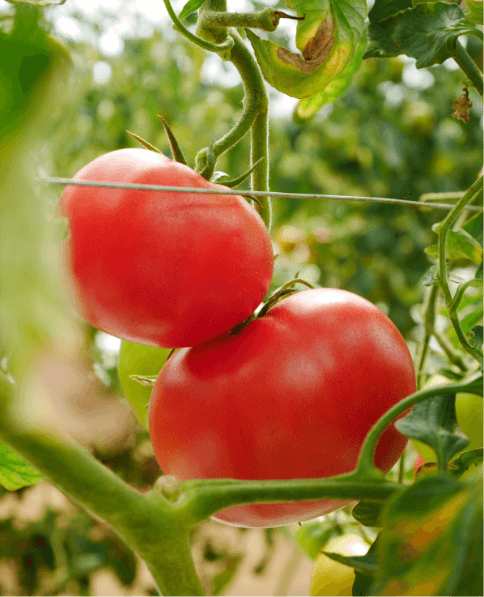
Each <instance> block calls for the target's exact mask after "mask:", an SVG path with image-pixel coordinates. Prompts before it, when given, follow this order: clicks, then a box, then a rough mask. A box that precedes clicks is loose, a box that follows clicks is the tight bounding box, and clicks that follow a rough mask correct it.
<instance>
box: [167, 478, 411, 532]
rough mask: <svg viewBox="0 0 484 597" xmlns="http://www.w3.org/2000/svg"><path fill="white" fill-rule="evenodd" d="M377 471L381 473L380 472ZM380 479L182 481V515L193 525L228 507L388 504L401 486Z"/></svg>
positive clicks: (180, 504)
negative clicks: (343, 502)
mask: <svg viewBox="0 0 484 597" xmlns="http://www.w3.org/2000/svg"><path fill="white" fill-rule="evenodd" d="M377 470H378V469H377ZM378 473H379V475H378V476H377V477H375V476H373V475H372V474H371V473H370V474H369V475H361V474H358V475H355V473H349V474H346V475H338V476H336V477H331V478H330V479H290V480H289V479H287V480H286V479H285V480H274V481H241V480H240V481H239V480H236V479H214V480H205V481H197V480H195V481H183V482H181V483H180V485H179V491H180V499H179V502H178V508H179V511H180V515H181V516H183V518H184V519H185V520H186V521H187V522H189V523H190V524H192V525H196V524H198V523H199V522H201V521H203V520H205V519H206V518H208V517H209V516H212V515H213V514H215V513H216V512H218V511H220V510H223V509H224V508H227V507H229V506H237V505H240V504H253V503H257V504H263V503H266V504H267V503H269V504H273V503H277V502H293V501H302V500H315V499H323V498H342V499H348V500H360V499H371V500H376V501H385V500H387V499H388V498H389V497H390V496H391V495H392V494H393V493H394V492H395V491H397V490H398V489H399V488H400V485H398V484H397V483H393V482H391V481H387V480H386V479H385V478H384V475H383V473H382V472H381V471H379V470H378Z"/></svg>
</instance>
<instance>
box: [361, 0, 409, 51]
mask: <svg viewBox="0 0 484 597" xmlns="http://www.w3.org/2000/svg"><path fill="white" fill-rule="evenodd" d="M411 7H412V0H375V4H374V5H373V8H372V9H371V10H370V14H369V15H368V17H369V19H370V25H369V27H368V39H369V42H368V49H367V50H366V52H365V55H364V56H363V58H383V57H386V58H388V57H390V56H398V55H399V54H400V53H401V52H400V48H399V47H398V46H397V45H396V44H395V42H394V41H393V40H392V39H391V38H390V36H389V34H388V32H387V31H385V30H384V29H382V28H381V27H380V21H382V20H383V19H388V18H389V17H392V16H394V15H396V14H398V13H399V12H401V11H403V10H405V9H407V8H411Z"/></svg>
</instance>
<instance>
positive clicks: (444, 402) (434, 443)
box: [395, 393, 469, 466]
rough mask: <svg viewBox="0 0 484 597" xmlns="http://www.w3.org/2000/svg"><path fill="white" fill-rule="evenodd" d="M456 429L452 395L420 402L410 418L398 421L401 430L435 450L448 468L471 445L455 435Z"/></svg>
mask: <svg viewBox="0 0 484 597" xmlns="http://www.w3.org/2000/svg"><path fill="white" fill-rule="evenodd" d="M456 426H457V421H456V416H455V394H452V393H450V394H441V395H439V396H433V397H432V398H428V399H427V400H424V401H423V402H419V403H418V404H416V405H415V406H414V407H413V410H412V411H411V412H410V413H409V414H408V415H407V416H406V417H404V418H403V419H399V420H398V421H396V422H395V427H396V428H397V429H398V431H400V432H401V433H404V434H405V435H406V436H408V437H411V438H413V439H418V440H419V441H421V442H423V443H425V444H427V445H428V446H430V447H431V448H433V449H434V451H435V453H436V454H437V456H438V459H439V463H441V462H443V463H444V466H445V465H446V464H447V463H448V462H449V460H450V459H451V458H452V456H454V455H455V454H457V452H460V451H461V450H463V449H464V448H465V447H466V446H467V445H468V444H469V440H468V439H467V438H466V437H463V436H458V435H455V434H454V430H455V428H456Z"/></svg>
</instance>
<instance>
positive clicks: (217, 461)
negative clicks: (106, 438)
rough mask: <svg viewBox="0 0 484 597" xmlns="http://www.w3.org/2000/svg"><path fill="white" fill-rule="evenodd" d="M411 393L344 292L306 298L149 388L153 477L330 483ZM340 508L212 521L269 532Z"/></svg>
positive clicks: (380, 337)
mask: <svg viewBox="0 0 484 597" xmlns="http://www.w3.org/2000/svg"><path fill="white" fill-rule="evenodd" d="M415 387H416V386H415V373H414V369H413V364H412V359H411V356H410V353H409V351H408V348H407V346H406V344H405V341H404V340H403V338H402V336H401V335H400V332H399V331H398V330H397V328H396V327H395V325H394V324H393V323H392V322H391V321H390V319H388V317H387V316H386V315H384V314H383V313H382V312H381V311H380V310H379V309H378V308H377V307H375V306H374V305H372V304H371V303H370V302H368V301H367V300H366V299H363V298H361V297H359V296H357V295H355V294H352V293H350V292H346V291H344V290H335V289H327V288H321V289H316V290H307V291H303V292H299V293H298V294H296V295H293V296H291V297H289V298H286V299H284V300H282V301H281V302H279V303H278V304H277V305H276V306H274V307H273V308H272V309H270V310H269V312H268V314H267V315H266V316H264V317H262V318H260V319H256V320H254V321H252V322H251V323H249V324H248V325H247V326H245V328H243V329H242V331H241V332H240V333H238V334H237V335H236V336H228V335H227V336H225V337H223V338H219V339H217V340H216V341H213V342H211V343H210V344H206V345H204V346H197V347H193V348H189V349H183V350H180V351H179V352H178V353H177V354H175V355H174V356H173V357H172V358H171V359H170V360H169V361H168V363H167V364H166V365H165V366H164V367H163V369H162V370H161V372H160V374H159V376H158V379H157V381H156V383H155V385H154V387H153V391H152V394H151V400H150V408H149V425H150V435H151V440H152V443H153V447H154V450H155V454H156V457H157V459H158V462H159V463H160V466H161V467H162V469H163V471H164V472H165V473H170V474H173V475H175V476H177V477H178V478H180V479H189V478H202V479H203V478H235V479H260V480H263V479H292V478H315V477H329V476H333V475H337V474H340V473H347V472H349V471H351V470H353V469H354V468H355V465H356V463H357V457H358V453H359V450H360V447H361V445H362V443H363V440H364V438H365V436H366V434H367V433H368V431H369V430H370V428H371V427H372V426H373V424H374V423H375V422H376V421H377V419H378V418H379V417H380V416H381V415H382V414H383V413H384V412H386V411H387V410H388V409H389V408H390V407H391V406H393V405H394V404H396V403H397V402H398V401H400V400H401V399H403V398H404V397H406V396H408V395H409V394H411V393H413V392H414V391H415ZM406 443H407V439H406V437H405V436H403V435H402V434H400V433H399V432H398V431H397V430H396V429H395V428H394V426H393V425H391V426H390V427H389V428H388V429H387V430H385V432H384V434H383V435H382V437H381V438H380V441H379V443H378V446H377V451H376V463H377V465H378V466H379V467H380V468H381V469H382V470H384V471H389V470H390V468H391V467H392V466H393V465H394V464H395V462H396V461H397V460H398V458H399V457H400V455H401V453H402V451H403V449H404V447H405V445H406ZM348 503H350V502H349V501H348V500H321V501H317V502H299V503H286V504H257V505H254V504H251V505H247V506H234V507H231V508H228V509H226V510H224V511H222V512H219V513H217V516H216V519H218V520H221V521H224V522H228V523H229V524H234V525H239V526H266V527H273V526H280V525H284V524H288V523H291V522H296V521H300V520H306V519H310V518H315V517H316V516H319V515H322V514H325V513H328V512H332V511H333V510H336V509H338V508H340V507H342V506H344V505H346V504H348Z"/></svg>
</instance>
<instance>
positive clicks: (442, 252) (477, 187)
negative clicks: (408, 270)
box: [433, 176, 483, 366]
mask: <svg viewBox="0 0 484 597" xmlns="http://www.w3.org/2000/svg"><path fill="white" fill-rule="evenodd" d="M482 188H483V177H482V176H481V177H480V178H479V180H477V181H476V182H475V183H474V184H473V185H472V186H471V187H470V188H469V190H468V191H467V192H466V193H465V195H464V196H463V197H462V198H461V199H459V201H458V202H457V203H456V205H455V206H454V207H453V208H452V209H451V210H450V212H449V213H448V214H447V216H446V217H445V218H444V219H443V220H442V222H440V223H439V224H436V225H435V226H434V227H433V230H434V231H435V232H436V234H437V235H438V237H439V240H438V247H439V268H440V270H439V283H440V287H441V288H442V292H443V295H444V299H445V304H446V306H447V313H448V316H449V319H450V321H451V323H452V325H453V326H454V330H455V333H456V334H457V338H458V339H459V342H460V344H461V346H462V348H463V349H464V350H465V351H466V352H468V353H469V354H470V355H471V356H472V357H473V358H474V359H476V361H477V362H478V363H479V365H481V366H482V352H481V351H480V350H479V349H478V348H477V347H474V346H471V345H470V344H469V342H468V341H467V338H466V336H465V334H464V330H463V329H462V326H461V324H460V321H459V317H458V314H457V309H456V306H455V303H454V302H453V297H452V294H451V292H450V288H449V283H448V280H447V254H446V251H447V233H448V231H449V230H450V227H451V226H452V224H453V223H454V222H455V220H456V219H457V217H458V216H459V214H460V213H461V212H462V210H463V208H464V207H465V206H466V205H467V204H468V203H471V202H472V201H474V200H475V198H476V195H480V194H482Z"/></svg>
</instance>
